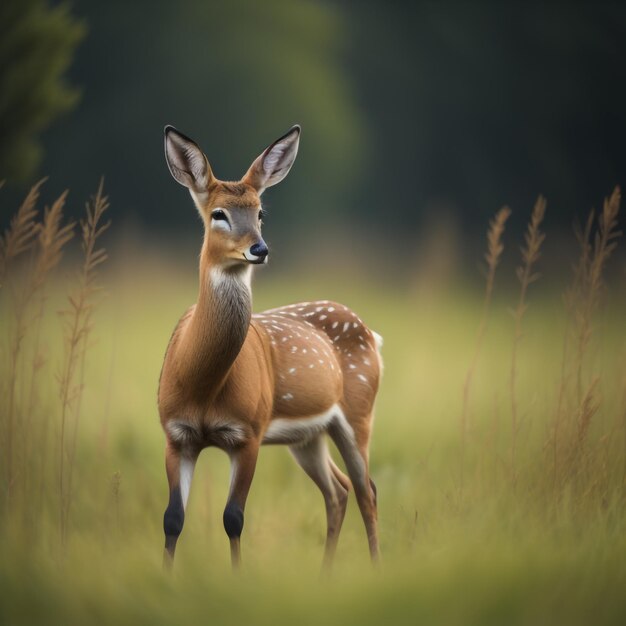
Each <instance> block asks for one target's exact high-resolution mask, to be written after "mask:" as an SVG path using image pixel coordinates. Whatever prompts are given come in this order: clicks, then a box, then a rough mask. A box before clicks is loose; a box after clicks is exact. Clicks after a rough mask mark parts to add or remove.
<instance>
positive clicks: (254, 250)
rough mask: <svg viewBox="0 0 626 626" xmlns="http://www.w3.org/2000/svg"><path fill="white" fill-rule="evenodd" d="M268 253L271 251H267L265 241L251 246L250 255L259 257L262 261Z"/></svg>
mask: <svg viewBox="0 0 626 626" xmlns="http://www.w3.org/2000/svg"><path fill="white" fill-rule="evenodd" d="M268 252H269V250H268V249H267V245H266V244H265V242H264V241H259V242H258V243H255V244H254V245H253V246H250V254H254V256H258V257H259V258H261V259H264V258H265V257H266V256H267V253H268Z"/></svg>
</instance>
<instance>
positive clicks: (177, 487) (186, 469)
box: [163, 441, 198, 567]
mask: <svg viewBox="0 0 626 626" xmlns="http://www.w3.org/2000/svg"><path fill="white" fill-rule="evenodd" d="M197 458H198V454H197V453H196V452H190V451H185V450H180V449H179V448H177V447H175V446H173V445H172V444H171V442H169V441H168V443H167V445H166V448H165V470H166V472H167V482H168V484H169V489H170V499H169V503H168V505H167V509H166V510H165V515H164V516H163V530H164V532H165V553H164V557H163V564H164V566H165V567H171V566H172V564H173V561H174V552H175V551H176V542H177V541H178V537H179V536H180V533H181V532H182V530H183V523H184V521H185V507H186V506H187V498H188V497H189V489H190V487H191V478H192V476H193V470H194V467H195V465H196V460H197Z"/></svg>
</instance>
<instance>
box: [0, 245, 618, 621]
mask: <svg viewBox="0 0 626 626" xmlns="http://www.w3.org/2000/svg"><path fill="white" fill-rule="evenodd" d="M507 272H508V270H504V269H503V270H502V273H501V275H499V276H497V278H496V292H495V296H494V300H493V302H492V306H491V310H490V316H489V323H488V326H487V330H486V334H485V338H484V342H483V345H482V348H481V350H480V353H479V355H478V359H477V364H476V368H475V372H474V375H473V380H472V382H471V386H470V389H469V401H468V411H467V417H468V420H467V437H466V443H465V445H464V446H463V445H462V443H461V442H462V437H461V428H460V416H461V412H462V399H463V384H464V380H465V377H466V373H467V370H468V367H469V366H470V363H471V361H472V355H473V353H474V350H475V344H476V335H477V329H478V327H479V324H480V318H481V310H482V293H481V288H480V286H479V287H476V288H474V287H471V288H470V287H464V286H463V285H462V284H461V283H460V282H455V281H453V282H448V283H446V284H443V285H441V286H440V287H438V288H436V289H435V288H433V287H432V285H431V286H430V287H425V288H420V285H419V284H417V285H416V284H413V285H411V286H410V287H409V286H407V284H406V282H401V281H398V282H397V283H394V282H393V281H391V282H389V281H384V280H380V279H376V280H374V281H372V280H371V279H368V278H367V277H366V275H365V274H363V275H354V274H350V275H346V276H337V275H333V277H332V278H329V276H328V274H327V273H318V272H315V270H314V269H312V270H310V271H309V273H308V274H307V275H304V276H303V275H302V274H301V273H298V274H294V275H291V276H290V275H285V274H280V275H279V276H280V278H276V277H275V275H274V274H273V271H272V267H271V266H270V267H269V268H268V269H264V270H263V272H262V274H261V275H260V277H259V279H258V280H257V281H256V282H255V289H254V294H255V299H254V309H255V310H257V311H259V310H262V309H263V308H266V307H271V306H276V305H279V304H286V303H288V302H293V301H298V300H312V299H316V298H329V299H336V300H339V301H341V302H344V303H345V304H347V305H349V306H350V307H352V308H353V309H355V310H356V311H357V312H358V313H359V314H360V315H361V316H362V317H363V319H364V320H365V321H366V323H367V324H368V325H369V326H370V327H372V328H373V329H375V330H376V331H378V332H379V333H380V334H382V335H383V336H384V339H385V344H384V348H383V356H384V361H385V373H384V377H383V382H382V387H381V391H380V394H379V400H378V403H377V412H376V422H375V428H374V436H373V443H372V449H371V468H372V475H373V477H374V479H375V481H376V483H377V486H378V493H379V525H380V534H381V550H382V557H383V558H382V563H381V565H380V567H379V568H378V569H376V570H374V569H372V567H371V566H370V564H369V560H368V556H367V542H366V537H365V533H364V530H363V527H362V523H361V520H360V517H359V515H358V510H357V507H356V503H355V501H354V498H353V496H352V495H351V499H350V502H349V506H348V515H347V518H346V522H345V525H344V528H343V531H342V535H341V538H340V542H339V548H338V552H337V558H336V562H335V568H334V570H333V572H332V574H331V575H330V576H328V575H324V576H323V577H321V578H320V564H321V558H322V551H323V541H324V534H325V527H324V526H325V515H324V506H323V501H322V498H321V496H320V494H319V492H318V491H317V489H316V488H315V486H314V485H313V483H311V481H310V480H309V479H308V478H307V477H306V476H305V475H304V473H303V472H302V471H301V470H300V469H299V468H298V467H297V466H296V465H295V464H294V462H293V460H292V459H291V457H290V455H289V454H288V451H287V450H286V449H285V448H283V447H265V448H264V449H263V450H262V453H261V456H260V460H259V464H258V468H257V473H256V476H255V480H254V483H253V486H252V491H251V494H250V497H249V500H248V504H247V508H246V527H245V530H244V534H243V537H242V557H243V570H242V571H241V572H240V573H239V575H233V574H232V573H231V571H230V562H229V549H228V540H227V538H226V535H225V533H224V530H223V528H222V521H221V516H222V509H223V505H224V502H225V500H226V492H227V486H228V474H229V466H228V459H227V457H226V455H225V454H223V453H221V452H220V451H218V450H214V449H209V450H206V451H205V452H204V453H203V454H202V455H201V457H200V461H199V464H198V468H197V471H196V474H195V478H194V484H193V486H192V489H191V497H190V502H189V506H188V509H187V516H186V524H185V529H184V531H183V534H182V536H181V539H180V541H179V544H178V546H179V547H178V551H177V555H176V563H175V568H174V572H173V576H168V575H167V574H166V573H164V572H163V571H162V567H161V561H162V543H163V537H162V515H163V511H164V509H165V506H166V503H167V485H166V480H165V472H164V467H163V447H164V437H163V433H162V432H161V428H160V424H159V420H158V415H157V408H156V390H157V381H158V376H159V371H160V366H161V363H162V357H163V354H164V350H165V347H166V344H167V341H168V339H169V335H170V332H171V330H172V328H173V326H174V324H175V323H176V321H177V319H178V316H179V315H180V314H181V313H182V312H183V311H184V310H185V308H186V307H187V306H188V305H189V304H190V303H191V302H192V301H193V300H194V299H195V297H196V291H197V286H196V281H197V278H196V274H195V268H194V267H193V265H188V266H185V265H184V264H178V265H176V264H174V263H172V262H168V259H167V258H165V256H163V258H158V256H157V255H156V254H154V253H149V252H147V251H146V254H137V253H136V252H135V254H134V256H128V255H126V256H124V255H123V254H121V253H120V254H119V255H116V253H112V258H111V261H110V263H109V266H108V268H107V269H106V270H103V274H102V276H101V278H100V279H99V280H100V282H101V283H102V284H103V285H104V287H105V293H104V294H103V298H102V299H101V301H100V302H99V304H98V306H97V308H96V310H95V312H94V318H93V329H92V331H91V334H90V339H89V345H88V349H87V351H86V360H85V364H86V365H85V370H84V388H83V390H82V394H81V397H80V405H79V406H78V408H77V406H76V403H75V404H74V405H72V406H71V410H70V411H69V412H68V418H67V419H68V427H70V433H72V432H73V430H72V429H73V428H74V425H76V447H75V455H74V457H73V458H72V459H69V458H67V459H66V461H65V462H66V463H67V464H69V463H71V464H72V472H73V479H72V487H71V489H70V490H69V491H68V490H66V491H65V495H64V498H65V499H66V501H67V502H68V503H69V506H68V509H69V514H68V518H67V532H66V540H65V545H64V546H63V545H62V543H61V540H60V528H59V526H60V521H59V520H60V514H59V510H60V495H59V489H60V488H59V479H58V472H59V455H60V452H59V449H60V448H59V446H60V444H59V437H60V407H61V402H60V399H59V385H58V383H57V381H56V379H55V374H56V373H57V372H58V371H59V369H60V367H61V364H62V360H63V359H62V355H63V341H62V333H61V320H60V318H59V316H58V315H57V313H56V312H57V311H58V310H59V309H61V308H63V307H64V306H65V304H64V302H65V298H66V292H67V289H68V281H67V280H66V279H65V278H64V275H65V274H64V270H61V271H60V272H58V277H57V278H56V279H55V281H54V282H49V284H48V285H47V287H46V289H47V293H48V295H49V298H48V301H47V303H46V309H45V315H44V318H43V322H42V326H41V335H40V337H41V338H40V344H39V346H40V350H39V352H41V354H42V355H43V357H44V358H43V359H41V364H40V366H39V365H38V367H37V369H36V373H35V376H36V379H35V384H34V385H33V386H32V387H31V384H30V382H29V381H30V380H31V378H32V375H33V374H32V354H33V352H32V351H33V342H34V338H33V337H32V336H31V335H32V333H30V332H29V333H28V334H27V335H26V337H25V339H24V342H23V348H22V354H23V358H22V359H21V361H20V365H19V367H18V371H17V382H16V407H17V408H16V411H15V432H14V435H13V441H14V444H13V445H14V447H15V450H14V452H13V454H12V457H13V458H12V461H11V462H12V463H13V470H12V476H13V479H12V483H11V488H10V489H9V488H8V483H7V475H6V470H5V469H4V467H5V465H6V463H4V461H6V458H7V457H6V454H7V448H6V445H7V444H6V429H4V430H3V440H2V446H3V447H2V448H1V450H2V454H3V472H5V473H4V474H3V483H2V487H3V494H2V509H1V511H0V554H1V558H0V623H2V624H33V623H41V624H97V623H110V624H126V623H127V624H166V623H172V624H187V623H189V624H196V623H200V621H202V622H204V623H211V624H221V623H233V624H243V623H252V624H294V623H296V624H359V625H364V624H381V623H390V624H405V623H406V624H416V623H420V622H421V623H427V624H453V623H455V624H589V623H594V624H601V623H602V624H609V623H615V624H623V623H626V596H625V594H624V590H625V589H626V510H625V498H624V496H625V492H624V485H625V483H624V477H625V469H626V454H625V452H626V430H625V425H626V404H625V401H626V378H625V374H624V372H625V371H626V368H625V365H626V336H625V335H624V323H623V321H624V319H625V317H626V300H624V293H623V281H622V283H621V287H622V289H621V291H620V288H619V285H618V286H617V287H614V288H612V289H611V290H610V291H608V292H607V294H608V295H607V294H605V297H604V298H603V301H604V302H603V306H602V307H601V308H600V309H599V310H598V311H597V312H596V313H595V315H594V318H593V334H592V336H591V339H590V341H589V342H588V345H587V346H586V348H585V353H584V359H583V360H582V363H581V377H582V379H581V381H582V387H581V389H580V390H578V389H577V382H576V375H575V372H574V371H573V368H572V365H571V364H572V361H571V360H572V359H573V358H574V357H573V356H572V354H571V351H570V352H569V353H566V357H565V364H564V363H563V346H564V338H565V336H566V334H567V315H566V312H565V309H564V305H563V299H562V292H563V290H564V289H563V287H564V286H563V285H558V288H555V289H551V288H549V287H548V285H547V283H546V284H542V283H538V284H537V286H536V287H535V286H534V285H533V286H531V289H530V293H529V303H530V307H529V310H528V312H527V314H526V317H525V318H524V320H523V331H524V334H523V338H522V340H521V342H520V344H519V353H518V363H517V368H518V376H517V392H516V396H517V411H518V416H519V423H520V425H519V428H518V432H517V435H516V437H515V446H516V451H517V452H516V459H515V461H513V460H512V454H511V449H512V443H513V436H512V429H511V393H510V369H511V347H512V342H513V321H512V317H511V315H510V313H509V309H510V308H511V307H514V306H515V303H516V299H517V293H516V283H515V279H514V277H513V275H512V272H508V273H507ZM0 298H3V308H2V311H3V313H2V315H3V322H2V328H3V335H4V336H3V338H2V340H3V342H4V343H3V363H2V367H3V368H7V367H8V366H7V361H8V357H9V351H8V350H5V347H6V346H8V345H10V342H11V329H12V328H14V321H13V319H12V317H11V313H10V302H11V301H10V291H9V290H8V289H7V288H4V293H3V292H0ZM5 329H6V331H7V332H4V331H5ZM4 357H7V358H4ZM8 376H9V375H8V374H5V375H3V376H2V377H1V380H2V383H1V384H3V385H4V386H5V387H6V386H7V385H8V382H7V381H8ZM596 377H597V382H596V383H595V385H592V387H591V388H592V391H591V393H590V394H587V407H588V408H589V411H587V412H585V411H584V410H583V411H581V406H582V405H583V404H584V402H585V398H584V396H585V394H586V393H587V392H588V390H589V389H590V385H591V384H592V381H593V380H594V379H595V378H596ZM560 390H562V393H561V394H560V393H559V391H560ZM579 393H580V394H582V397H579ZM3 397H4V398H5V407H4V409H3V410H4V411H6V397H7V393H6V389H3ZM559 397H561V410H560V411H559V410H558V408H557V407H558V406H559ZM27 413H29V414H28V415H27ZM5 415H6V413H5ZM585 416H586V417H585ZM75 419H78V421H77V422H74V420H75ZM585 420H586V421H585ZM583 422H584V424H583ZM555 424H557V426H556V427H555ZM581 424H582V426H581ZM583 426H584V428H583ZM463 447H464V452H463V450H462V448H463ZM333 454H334V456H335V458H337V459H338V455H337V454H336V452H335V451H333ZM462 459H463V460H462ZM555 459H556V464H555ZM66 468H67V466H66ZM9 491H10V494H9Z"/></svg>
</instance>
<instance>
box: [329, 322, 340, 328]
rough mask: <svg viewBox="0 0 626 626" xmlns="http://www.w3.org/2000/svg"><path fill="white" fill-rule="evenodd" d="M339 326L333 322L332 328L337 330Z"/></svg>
mask: <svg viewBox="0 0 626 626" xmlns="http://www.w3.org/2000/svg"><path fill="white" fill-rule="evenodd" d="M337 326H339V322H333V325H332V326H331V328H337Z"/></svg>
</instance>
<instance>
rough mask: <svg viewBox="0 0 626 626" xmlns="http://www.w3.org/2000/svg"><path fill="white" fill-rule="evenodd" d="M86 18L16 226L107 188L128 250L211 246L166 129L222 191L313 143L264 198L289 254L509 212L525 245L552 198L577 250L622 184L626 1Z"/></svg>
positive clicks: (271, 4) (249, 4)
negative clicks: (73, 98)
mask: <svg viewBox="0 0 626 626" xmlns="http://www.w3.org/2000/svg"><path fill="white" fill-rule="evenodd" d="M71 7H72V9H71V12H72V14H73V15H74V16H75V17H76V18H77V19H79V20H81V21H82V22H84V24H85V26H86V29H87V31H86V36H85V38H84V40H83V41H82V43H81V44H80V45H79V46H78V48H77V51H76V54H75V56H74V59H73V62H72V64H71V66H70V69H69V72H68V74H67V79H68V82H69V83H71V84H72V85H75V86H77V87H78V88H79V89H80V91H81V97H80V99H79V101H78V104H77V106H76V107H75V108H74V109H73V110H72V111H71V112H69V113H67V114H66V115H65V116H63V117H62V118H60V119H58V120H57V121H56V122H55V123H54V124H53V125H52V126H51V127H50V128H49V129H48V130H47V131H46V132H45V133H44V134H43V136H42V145H43V149H44V151H43V159H42V161H41V163H40V165H39V167H38V171H37V172H36V175H33V176H30V177H29V179H28V180H25V181H22V182H21V183H19V184H17V183H15V182H14V181H11V180H9V181H8V183H9V185H8V189H5V190H3V192H2V194H3V196H4V197H3V202H2V225H4V224H5V223H6V221H7V218H8V215H9V213H11V212H12V211H13V210H14V207H15V205H16V203H17V202H18V200H19V198H20V197H21V195H23V193H24V190H25V189H26V188H27V187H28V185H29V184H31V183H32V182H33V181H34V180H35V179H36V178H37V177H38V176H40V175H43V174H46V175H49V176H50V181H49V182H48V183H47V185H46V191H45V194H44V196H45V197H46V198H47V199H51V198H52V197H53V196H54V195H55V194H58V193H59V192H60V191H62V190H63V189H64V188H66V187H69V188H70V189H71V195H70V206H69V210H70V212H74V213H76V214H78V213H79V212H80V211H81V210H82V206H83V203H84V200H85V199H86V198H87V197H88V196H89V195H90V194H91V193H92V192H93V191H94V190H95V188H96V186H97V183H98V180H99V178H100V176H101V175H104V176H105V184H106V189H107V191H108V193H109V195H110V198H111V203H112V208H111V217H112V218H113V221H114V224H115V225H116V227H117V229H118V232H119V231H120V229H123V228H124V225H125V224H126V225H127V224H130V223H132V224H134V225H135V227H136V228H138V229H140V232H145V233H149V232H154V233H155V234H159V233H160V234H171V233H176V234H180V235H185V234H187V233H192V232H193V233H197V232H198V221H197V219H196V218H195V217H194V215H193V210H192V209H191V205H190V203H189V202H188V201H187V198H186V196H185V192H184V190H183V189H182V188H181V187H179V186H178V185H177V184H176V183H175V182H174V181H173V180H172V179H171V178H170V176H169V173H168V172H167V169H166V166H165V162H164V158H163V149H162V128H163V126H164V125H165V124H168V123H169V124H173V125H175V126H176V127H178V128H179V129H180V130H182V131H183V132H184V133H186V134H188V135H190V136H191V137H193V138H195V139H196V140H197V141H198V142H199V143H200V145H201V146H202V148H203V149H204V150H205V152H206V153H207V155H208V157H209V160H210V162H211V164H212V166H213V169H214V172H215V173H216V175H217V176H218V177H220V178H224V179H234V178H238V177H240V176H241V175H242V174H243V173H244V172H245V170H246V169H247V167H248V165H249V163H250V162H251V161H252V159H253V158H254V157H255V156H256V155H257V154H258V153H259V152H260V151H261V150H262V149H263V148H264V147H265V146H266V145H267V144H268V143H270V142H271V141H272V140H273V139H274V138H276V137H277V136H279V135H280V134H282V133H283V132H285V131H286V130H287V129H288V128H289V127H290V126H291V125H292V124H293V123H296V122H298V123H300V124H301V125H302V127H303V135H302V141H301V150H300V154H299V157H298V161H297V162H296V165H295V167H294V169H293V170H292V172H291V174H290V176H289V177H288V179H287V180H286V181H285V182H284V183H282V185H280V186H278V187H276V188H274V189H272V190H270V191H269V192H267V194H266V198H265V201H266V203H267V205H268V208H269V218H268V226H269V225H271V228H272V230H273V232H274V233H275V236H276V237H278V239H279V240H280V239H281V238H284V239H287V238H288V237H287V236H288V234H289V233H291V234H292V235H293V233H294V232H298V230H297V229H298V227H302V228H304V227H307V228H308V227H311V228H316V229H318V230H320V231H322V232H323V231H324V229H326V230H328V229H329V227H330V226H331V225H336V226H337V228H338V229H344V230H346V229H347V230H348V231H350V230H354V232H355V233H365V235H364V236H367V234H368V233H369V235H370V236H374V237H375V236H379V235H382V234H385V235H387V237H388V238H390V239H392V240H393V239H395V238H397V239H400V240H405V239H408V240H411V239H412V238H414V237H415V236H417V235H418V234H419V233H420V231H421V229H424V228H427V227H428V225H429V224H431V223H432V222H433V220H435V221H436V220H437V219H439V218H441V219H445V220H448V221H450V222H452V223H454V224H456V225H457V228H458V229H459V231H460V232H462V233H463V235H464V237H465V238H466V239H467V240H471V239H472V238H476V239H478V238H479V239H480V240H482V237H483V233H484V230H485V227H486V223H487V220H488V219H489V217H490V216H491V215H492V214H493V213H494V212H495V211H496V210H497V209H498V208H499V207H500V206H501V205H502V204H505V203H506V204H509V205H510V206H511V207H512V208H513V210H514V217H513V219H512V221H511V228H513V229H517V230H521V229H522V228H523V226H524V222H525V220H526V218H527V215H528V213H529V212H530V209H531V207H532V203H533V201H534V199H535V198H536V196H537V194H538V193H543V194H545V195H546V196H547V198H548V217H547V227H548V229H552V230H553V231H554V230H555V229H562V231H563V232H566V231H567V232H568V233H569V232H570V230H569V229H570V226H571V224H572V222H573V220H574V217H575V216H576V215H578V216H583V215H585V214H586V212H587V211H588V210H589V209H590V208H591V207H592V206H596V207H597V206H599V205H600V204H601V202H602V198H603V197H604V196H606V195H608V194H609V193H610V192H611V190H612V188H613V186H614V185H616V184H623V183H624V178H625V176H624V174H625V172H626V157H625V154H624V149H623V146H624V139H625V137H626V83H625V79H626V63H625V62H624V61H625V59H626V3H600V2H594V3H574V2H565V3H528V2H524V3H508V2H507V3H502V2H494V3H488V2H472V3H449V2H436V3H417V2H416V3H409V2H371V1H366V2H362V1H360V2H356V1H352V2H351V1H343V2H338V1H337V2H331V1H327V2H312V1H303V0H296V1H293V2H282V1H276V0H269V1H264V2H257V1H253V0H235V1H229V2H202V1H200V0H198V1H186V2H166V1H163V0H158V1H154V0H153V1H151V2H147V1H143V2H120V1H111V2H89V1H83V0H76V1H75V2H73V3H72V5H71ZM0 178H2V175H1V173H0ZM355 236H357V235H356V234H355Z"/></svg>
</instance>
